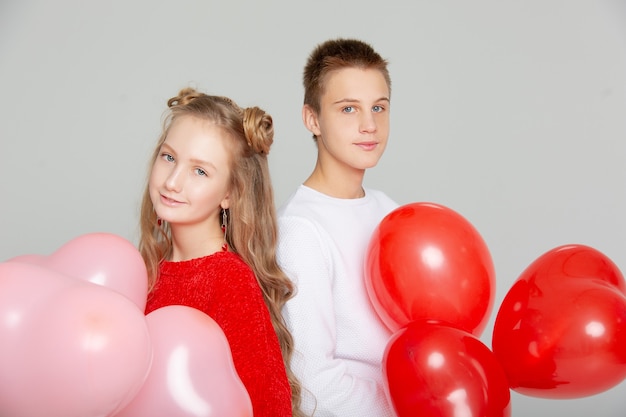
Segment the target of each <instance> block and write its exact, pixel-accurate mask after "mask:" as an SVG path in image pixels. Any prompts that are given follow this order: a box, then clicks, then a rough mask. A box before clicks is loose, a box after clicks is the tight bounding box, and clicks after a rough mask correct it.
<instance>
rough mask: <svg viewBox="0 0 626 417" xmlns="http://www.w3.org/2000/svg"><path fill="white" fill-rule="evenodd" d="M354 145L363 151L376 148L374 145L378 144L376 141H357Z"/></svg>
mask: <svg viewBox="0 0 626 417" xmlns="http://www.w3.org/2000/svg"><path fill="white" fill-rule="evenodd" d="M355 145H356V146H358V147H359V148H361V149H363V150H365V151H371V150H374V149H376V147H377V146H378V142H358V143H355Z"/></svg>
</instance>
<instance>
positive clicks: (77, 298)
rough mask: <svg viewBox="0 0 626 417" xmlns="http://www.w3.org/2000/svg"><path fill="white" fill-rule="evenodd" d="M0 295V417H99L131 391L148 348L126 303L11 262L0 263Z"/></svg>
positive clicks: (147, 360) (102, 290)
mask: <svg viewBox="0 0 626 417" xmlns="http://www.w3.org/2000/svg"><path fill="white" fill-rule="evenodd" d="M39 289H42V291H41V292H39ZM0 294H1V295H0V317H2V319H3V321H2V323H3V325H2V326H0V331H1V332H2V334H0V340H1V341H2V343H0V346H1V347H0V353H1V354H0V369H2V373H1V375H2V376H1V377H0V415H3V416H5V415H6V416H11V417H28V416H44V415H45V416H46V417H99V416H106V415H109V414H110V413H112V412H114V411H115V410H117V409H119V408H122V407H124V406H125V405H126V404H128V402H130V400H131V399H132V398H133V397H134V396H135V394H136V393H137V392H138V391H139V389H140V388H141V385H143V382H144V381H145V379H146V377H147V375H148V372H149V369H150V366H151V360H152V345H151V340H150V335H149V333H148V327H147V323H146V319H145V316H144V315H143V312H142V311H141V310H139V309H138V308H137V306H136V305H135V304H134V303H133V302H132V301H131V300H129V299H128V298H127V297H124V296H123V295H122V294H120V293H118V292H116V291H113V290H110V289H108V288H106V287H102V286H100V285H96V284H93V283H90V282H84V281H81V280H76V279H74V278H71V277H66V276H63V275H61V274H59V273H58V272H55V271H53V270H50V269H47V268H43V267H40V266H37V265H30V264H22V263H19V262H7V263H4V264H0ZM7 335H9V336H10V337H9V338H8V339H7V338H5V337H6V336H7ZM7 341H8V342H9V343H7Z"/></svg>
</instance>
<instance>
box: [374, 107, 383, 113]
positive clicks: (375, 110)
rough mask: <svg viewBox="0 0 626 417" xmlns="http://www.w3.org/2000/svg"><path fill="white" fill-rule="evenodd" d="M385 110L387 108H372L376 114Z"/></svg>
mask: <svg viewBox="0 0 626 417" xmlns="http://www.w3.org/2000/svg"><path fill="white" fill-rule="evenodd" d="M383 110H385V108H384V107H383V106H374V107H372V111H373V112H374V113H380V112H381V111H383Z"/></svg>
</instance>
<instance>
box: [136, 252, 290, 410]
mask: <svg viewBox="0 0 626 417" xmlns="http://www.w3.org/2000/svg"><path fill="white" fill-rule="evenodd" d="M172 304H181V305H186V306H189V307H193V308H196V309H198V310H200V311H203V312H204V313H206V314H208V315H209V316H210V317H211V318H212V319H213V320H215V322H216V323H217V324H219V325H220V327H221V328H222V330H223V331H224V334H225V335H226V338H227V339H228V343H229V344H230V349H231V352H232V356H233V362H234V364H235V369H236V370H237V373H238V374H239V377H240V378H241V381H242V382H243V384H244V385H245V386H246V389H247V390H248V395H249V396H250V400H251V401H252V407H253V409H254V417H283V416H291V415H292V413H291V390H290V387H289V382H288V380H287V374H286V372H285V366H284V362H283V358H282V353H281V350H280V345H279V343H278V338H277V337H276V333H275V332H274V328H273V327H272V323H271V321H270V315H269V311H268V310H267V306H266V305H265V302H264V301H263V295H262V293H261V288H260V287H259V284H258V283H257V281H256V278H255V276H254V273H253V272H252V270H251V269H250V267H248V265H247V264H246V263H245V262H244V261H243V260H242V259H241V258H240V257H239V256H238V255H236V254H234V253H232V252H218V253H215V254H213V255H209V256H206V257H204V258H198V259H192V260H189V261H182V262H162V263H161V266H160V276H159V280H158V281H157V284H156V287H155V288H154V290H153V291H152V292H151V294H150V295H149V296H148V302H147V305H146V314H148V313H150V312H151V311H153V310H156V309H157V308H160V307H164V306H167V305H172Z"/></svg>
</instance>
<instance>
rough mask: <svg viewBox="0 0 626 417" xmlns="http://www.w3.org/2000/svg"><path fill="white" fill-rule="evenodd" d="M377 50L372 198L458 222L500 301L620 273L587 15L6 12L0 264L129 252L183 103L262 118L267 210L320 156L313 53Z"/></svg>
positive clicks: (530, 410)
mask: <svg viewBox="0 0 626 417" xmlns="http://www.w3.org/2000/svg"><path fill="white" fill-rule="evenodd" d="M339 36H341V37H357V38H361V39H363V40H365V41H368V42H370V43H371V44H372V45H373V46H374V47H375V48H376V49H377V50H378V51H379V52H380V53H381V54H382V55H383V56H384V57H385V58H387V59H388V60H389V62H390V71H391V75H392V82H393V91H392V111H391V120H392V128H391V137H390V142H389V146H388V148H387V151H386V153H385V155H384V156H383V159H382V160H381V162H380V164H379V165H378V166H377V167H376V168H375V169H372V170H371V171H369V172H368V174H367V176H366V185H367V186H369V187H374V188H380V189H383V190H385V191H386V192H387V193H388V194H389V195H390V196H391V197H392V198H394V199H395V200H396V201H397V202H398V203H400V204H406V203H411V202H419V201H424V202H425V201H429V202H436V203H439V204H443V205H445V206H447V207H449V208H452V209H454V210H456V211H457V212H459V213H460V214H462V215H463V216H465V217H466V218H467V219H468V220H469V221H470V222H471V223H472V224H473V225H474V226H475V227H476V228H477V229H478V230H479V232H480V233H481V235H482V236H483V237H484V239H485V241H486V242H487V245H488V246H489V248H490V251H491V254H492V257H493V260H494V262H495V265H496V274H497V277H496V280H497V294H496V302H495V305H494V309H493V311H492V313H491V316H490V317H491V319H490V324H489V326H488V327H487V329H486V330H485V332H484V337H482V339H484V341H485V342H486V343H487V344H488V345H489V346H490V338H491V332H492V328H493V320H495V315H496V312H497V308H498V306H499V305H500V303H501V301H502V299H503V297H504V296H505V294H506V292H507V291H508V289H509V288H510V286H511V285H512V284H513V282H514V281H515V280H516V279H517V277H518V276H519V275H520V273H521V272H522V271H523V270H524V269H525V268H526V267H527V266H528V265H529V264H530V263H531V262H532V261H533V260H535V259H536V258H537V257H539V256H540V255H541V254H543V253H544V252H546V251H547V250H549V249H552V248H554V247H556V246H560V245H564V244H569V243H576V244H585V245H589V246H592V247H594V248H596V249H598V250H600V251H601V252H603V253H604V254H606V255H607V256H608V257H610V258H611V259H612V260H613V261H614V262H615V263H616V264H617V265H618V266H619V267H620V268H621V269H622V272H624V271H626V168H625V166H624V157H625V156H626V6H625V3H624V2H623V1H604V0H602V1H598V0H588V1H584V0H580V1H578V0H576V1H572V0H528V1H502V0H478V1H461V0H455V1H452V0H443V1H426V0H420V1H411V2H409V1H406V2H394V1H389V2H380V1H371V0H359V1H339V2H337V1H317V2H299V1H287V0H282V1H278V0H276V1H272V0H268V1H264V2H228V1H221V2H217V1H189V0H183V1H165V0H159V1H154V0H150V1H147V0H143V1H125V0H124V1H122V0H113V1H101V2H95V1H79V0H60V1H54V2H50V1H44V0H25V1H22V0H0V144H1V146H0V155H1V162H0V198H1V200H0V201H1V204H0V230H2V238H1V239H0V261H3V260H7V259H9V258H11V257H13V256H17V255H22V254H50V253H52V252H53V251H54V250H55V249H56V248H58V247H59V246H60V245H62V244H63V243H65V242H67V241H69V240H70V239H73V238H75V237H77V236H79V235H82V234H85V233H91V232H111V233H116V234H119V235H121V236H124V237H126V238H128V239H129V240H131V241H133V242H136V241H137V230H138V228H137V220H138V209H139V202H140V197H141V194H142V190H143V185H144V180H145V176H146V172H147V161H148V158H149V157H150V153H151V151H152V149H153V146H154V144H155V141H156V140H157V136H158V134H159V132H160V127H161V120H162V114H163V111H164V110H165V108H166V101H167V99H168V98H169V97H171V96H173V95H175V94H176V93H177V92H178V90H179V89H180V88H182V87H185V86H195V87H197V88H199V89H200V90H202V91H205V92H208V93H213V94H222V95H228V96H230V97H232V98H234V99H235V100H236V101H238V102H239V103H240V104H241V105H244V106H253V105H258V106H260V107H262V108H264V109H265V110H267V111H268V112H270V113H271V114H272V116H273V117H274V121H275V129H276V136H275V141H274V145H273V147H272V150H271V154H270V164H271V170H272V179H273V182H274V186H275V192H276V202H277V204H280V203H282V202H283V201H284V200H285V199H286V198H287V196H288V195H289V194H290V193H291V192H292V191H293V190H294V189H295V188H296V187H297V186H298V185H299V184H300V183H301V182H302V181H303V180H304V179H305V178H306V176H307V175H308V174H309V172H310V171H311V169H312V168H313V164H314V162H315V160H314V159H315V153H316V152H315V146H314V144H313V141H312V140H311V138H310V135H309V133H308V132H307V131H306V130H305V129H304V127H303V125H302V122H301V117H300V110H301V105H302V97H303V89H302V85H301V74H302V67H303V65H304V62H305V60H306V58H307V56H308V54H309V52H310V51H311V49H312V48H313V47H314V46H315V45H316V44H317V43H319V42H321V41H324V40H326V39H328V38H332V37H339ZM512 396H513V397H512V410H513V416H514V417H524V416H530V415H533V416H535V415H536V416H554V415H567V416H569V417H575V416H579V417H587V416H589V415H594V416H597V417H601V416H604V417H609V416H611V417H617V416H623V415H624V414H626V411H624V410H625V409H626V400H625V399H624V398H625V397H626V382H623V383H622V384H620V385H618V386H616V387H614V388H612V389H611V390H608V391H605V392H603V393H601V394H598V395H594V396H590V397H586V398H581V399H574V400H554V399H540V398H534V397H527V396H522V395H519V394H517V393H515V392H513V393H512Z"/></svg>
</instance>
